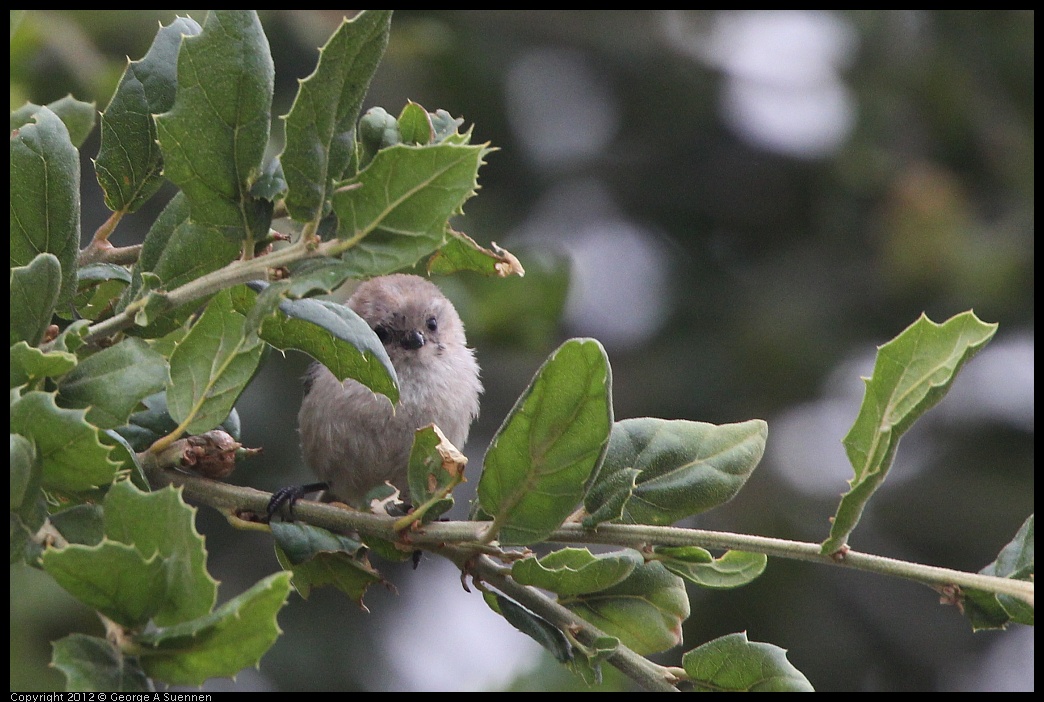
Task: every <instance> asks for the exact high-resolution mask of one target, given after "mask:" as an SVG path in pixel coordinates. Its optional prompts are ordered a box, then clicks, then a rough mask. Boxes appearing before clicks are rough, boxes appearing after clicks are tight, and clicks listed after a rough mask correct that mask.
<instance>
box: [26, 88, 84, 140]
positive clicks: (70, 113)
mask: <svg viewBox="0 0 1044 702" xmlns="http://www.w3.org/2000/svg"><path fill="white" fill-rule="evenodd" d="M94 107H95V105H94V103H93V102H80V101H79V100H77V99H76V98H74V97H73V96H72V95H66V96H65V97H63V98H59V99H58V100H55V101H54V102H49V103H47V109H49V110H50V111H51V112H53V113H54V114H56V115H58V117H59V119H61V120H62V122H63V123H64V124H65V128H66V129H68V130H69V141H71V142H72V145H73V146H75V147H76V148H77V149H78V148H80V146H81V145H83V142H84V141H86V140H87V137H89V136H90V135H91V132H92V131H94V120H95V118H96V117H97V115H98V113H97V111H96V110H95V109H94ZM39 111H40V106H39V105H34V104H33V103H31V102H27V103H26V104H25V105H23V106H22V107H20V108H18V109H17V110H15V111H14V112H12V113H11V131H14V130H16V129H18V128H19V127H21V126H22V125H25V124H28V123H29V122H30V121H31V120H32V118H33V115H35V114H36V113H37V112H39Z"/></svg>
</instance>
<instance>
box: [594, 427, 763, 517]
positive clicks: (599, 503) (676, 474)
mask: <svg viewBox="0 0 1044 702" xmlns="http://www.w3.org/2000/svg"><path fill="white" fill-rule="evenodd" d="M767 435H768V425H767V424H766V423H765V422H764V421H762V420H760V419H752V420H749V421H746V422H739V423H736V424H722V425H720V426H719V425H714V424H707V423H705V422H690V421H686V420H680V419H679V420H666V419H656V418H653V417H641V418H637V419H624V420H621V421H619V422H617V423H616V424H614V425H613V433H612V437H611V438H610V441H609V450H608V451H607V452H606V456H605V462H604V463H603V464H602V469H601V471H600V472H599V473H598V476H597V478H596V480H594V481H593V485H592V489H591V491H590V492H589V493H588V494H587V496H586V497H585V500H584V502H585V508H586V509H587V511H588V512H589V513H590V515H591V517H590V518H588V519H585V521H584V524H585V526H593V525H595V524H597V523H599V522H602V521H606V520H607V519H615V520H617V521H620V522H623V523H626V524H655V525H666V524H673V523H674V522H676V521H678V520H679V519H683V518H685V517H688V516H691V515H694V514H699V513H700V512H704V511H706V510H708V509H711V508H713V507H717V506H719V505H721V504H724V503H725V502H727V501H729V500H731V499H732V498H733V497H735V495H736V493H737V492H739V490H740V488H742V487H743V485H744V484H745V483H746V482H747V479H748V478H749V477H750V474H751V473H752V472H753V470H754V468H755V467H756V466H757V465H758V462H759V461H760V460H761V456H762V455H763V454H764V452H765V440H766V437H767Z"/></svg>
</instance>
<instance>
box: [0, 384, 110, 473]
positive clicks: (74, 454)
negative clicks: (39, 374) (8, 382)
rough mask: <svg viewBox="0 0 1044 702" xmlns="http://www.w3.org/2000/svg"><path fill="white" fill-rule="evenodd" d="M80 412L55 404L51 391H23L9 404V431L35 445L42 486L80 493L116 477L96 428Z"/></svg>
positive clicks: (106, 449)
mask: <svg viewBox="0 0 1044 702" xmlns="http://www.w3.org/2000/svg"><path fill="white" fill-rule="evenodd" d="M84 414H86V413H85V412H84V410H70V409H62V408H61V407H58V405H57V404H55V401H54V394H53V393H45V392H38V391H32V392H27V393H25V394H24V395H22V396H21V397H20V398H18V399H17V400H15V402H14V403H12V405H11V432H12V433H15V434H21V435H23V436H25V437H26V438H28V439H30V440H31V441H32V442H33V443H34V444H36V455H37V456H38V457H39V460H40V463H41V466H42V469H43V486H44V487H45V488H48V489H54V490H58V491H60V492H81V491H84V490H92V489H94V488H96V487H98V486H101V485H108V484H109V483H111V482H112V481H113V479H114V478H115V477H116V464H115V463H113V462H112V461H111V460H109V449H108V447H106V446H105V445H104V444H102V442H101V441H100V440H99V438H98V435H99V429H98V428H97V427H94V426H92V425H91V424H89V423H88V422H87V420H86V419H84Z"/></svg>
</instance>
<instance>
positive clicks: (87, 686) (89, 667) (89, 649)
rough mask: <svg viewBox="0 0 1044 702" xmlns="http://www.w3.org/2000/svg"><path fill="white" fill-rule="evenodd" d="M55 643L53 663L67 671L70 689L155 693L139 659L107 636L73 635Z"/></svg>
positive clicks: (67, 683) (72, 690)
mask: <svg viewBox="0 0 1044 702" xmlns="http://www.w3.org/2000/svg"><path fill="white" fill-rule="evenodd" d="M52 645H53V647H54V651H53V653H52V656H51V665H52V666H54V667H55V668H57V669H58V670H60V671H62V673H64V674H65V681H66V682H65V689H66V690H67V691H68V692H144V693H154V692H155V689H154V688H153V686H152V683H151V682H150V681H149V679H148V677H147V676H146V675H145V673H144V671H142V669H141V666H140V665H139V664H138V662H137V661H136V660H135V659H133V658H125V657H124V656H123V654H122V653H121V652H120V651H119V649H117V648H116V647H115V646H114V645H112V643H111V642H109V641H108V640H106V639H102V638H99V637H97V636H87V635H86V634H70V635H69V636H66V637H65V638H64V639H60V640H59V641H55V642H54V644H52ZM99 699H100V698H99Z"/></svg>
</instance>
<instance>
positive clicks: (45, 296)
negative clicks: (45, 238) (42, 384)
mask: <svg viewBox="0 0 1044 702" xmlns="http://www.w3.org/2000/svg"><path fill="white" fill-rule="evenodd" d="M61 286H62V265H61V264H60V263H59V262H58V257H57V256H55V255H53V254H49V253H42V254H39V255H38V256H34V257H33V259H32V260H31V261H29V265H27V266H18V267H13V268H11V344H15V343H17V342H19V341H26V342H28V344H29V345H30V346H36V345H37V344H39V343H40V341H42V340H43V336H44V332H45V331H47V327H48V326H50V324H51V317H52V316H53V315H54V307H55V304H57V302H58V293H59V291H60V290H61Z"/></svg>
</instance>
